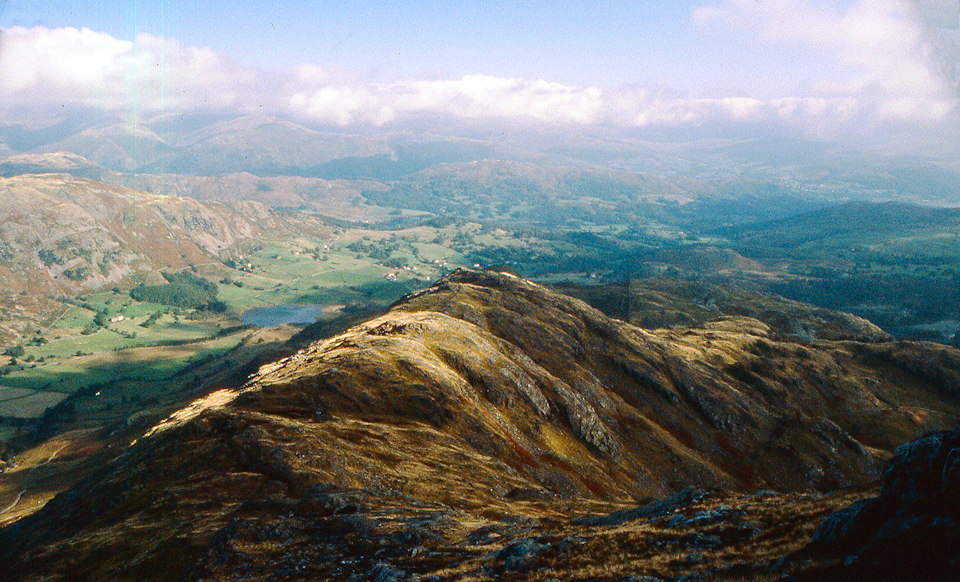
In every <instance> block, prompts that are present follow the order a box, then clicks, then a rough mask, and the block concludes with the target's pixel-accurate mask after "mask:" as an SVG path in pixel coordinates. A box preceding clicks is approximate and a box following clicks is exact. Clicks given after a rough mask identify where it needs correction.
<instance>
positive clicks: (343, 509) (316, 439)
mask: <svg viewBox="0 0 960 582" xmlns="http://www.w3.org/2000/svg"><path fill="white" fill-rule="evenodd" d="M755 321H756V320H753V322H755ZM741 323H742V324H743V327H742V329H741V330H739V331H724V330H710V329H707V330H692V329H685V330H656V331H649V330H642V329H639V328H635V327H633V326H631V325H629V324H627V323H624V322H620V321H616V320H613V319H610V318H607V317H606V316H603V315H602V314H601V313H600V312H599V311H597V310H595V309H593V308H591V307H589V306H587V305H586V304H585V303H583V302H581V301H579V300H575V299H571V298H567V297H563V296H561V295H558V294H556V293H553V292H550V291H549V290H547V289H545V288H543V287H541V286H539V285H536V284H533V283H530V282H527V281H524V280H522V279H519V278H517V277H515V276H511V275H507V274H499V273H491V272H480V271H469V270H458V271H456V272H454V273H453V274H451V275H449V276H447V277H445V278H443V279H441V280H440V281H439V282H438V283H437V284H435V285H434V286H433V287H431V288H428V289H427V290H425V291H421V292H418V293H414V294H412V295H410V296H407V297H405V298H404V299H402V300H400V301H399V302H398V303H396V304H395V305H394V306H393V308H392V309H391V310H390V311H389V312H388V313H386V314H385V315H383V316H380V317H378V318H375V319H373V320H371V321H368V322H366V323H364V324H361V325H360V326H358V327H355V328H352V329H351V330H349V331H347V332H345V333H343V334H340V335H338V336H335V337H333V338H329V339H326V340H322V341H319V342H315V343H313V344H311V345H309V346H308V347H306V348H304V349H303V350H300V351H299V352H297V353H296V354H294V355H292V356H289V357H287V358H283V359H281V360H278V361H277V362H274V363H272V364H267V365H265V366H263V367H261V368H260V370H259V371H258V372H257V373H256V374H254V375H253V376H252V377H251V378H250V379H249V380H248V382H247V383H246V384H245V385H243V386H242V387H236V388H233V389H226V390H225V391H219V392H216V393H214V394H211V395H210V396H208V397H205V398H204V399H201V400H200V401H197V402H195V403H194V404H193V405H191V406H190V407H187V408H186V409H184V410H183V411H181V412H180V413H177V414H176V415H174V416H173V417H171V418H170V419H168V420H167V421H165V422H164V423H161V426H158V427H157V428H156V429H154V430H153V431H152V434H150V435H149V436H146V437H144V438H141V439H139V440H138V441H137V443H136V444H135V445H134V446H132V447H131V448H130V449H129V450H128V451H127V452H126V453H124V455H123V456H122V457H120V458H119V459H118V460H117V461H114V462H113V463H111V464H109V465H107V466H105V467H102V468H101V469H99V470H98V471H97V472H95V473H94V474H93V475H92V476H91V477H89V478H88V479H86V480H85V481H83V482H82V483H81V484H79V485H78V486H77V487H75V488H74V489H72V490H70V491H67V492H65V493H61V494H59V495H58V496H57V497H56V498H55V499H54V500H53V501H52V502H51V503H50V504H48V506H47V507H45V508H44V509H43V510H41V511H40V512H38V513H36V514H34V515H33V516H30V517H27V518H25V519H23V520H21V521H20V522H18V523H17V524H15V525H14V526H13V527H11V528H8V529H6V530H3V532H2V533H0V538H2V540H3V542H4V543H3V544H2V545H0V547H2V548H3V550H0V551H2V553H3V554H4V555H3V557H4V559H6V560H11V562H8V563H11V564H14V566H13V567H14V568H15V570H14V571H15V572H17V573H18V574H19V575H20V576H21V577H29V576H43V577H49V578H51V579H59V578H63V577H65V576H68V575H73V574H76V573H77V572H85V573H86V575H90V576H95V577H136V578H143V579H149V578H156V577H157V576H158V572H166V573H168V575H169V573H172V572H181V573H182V575H183V576H184V577H186V578H188V579H192V578H201V577H204V576H210V575H215V576H217V577H227V578H235V577H240V576H243V575H244V574H243V573H244V572H248V573H249V574H250V575H251V576H252V577H253V578H255V579H266V578H268V577H270V576H271V574H270V572H274V574H276V572H287V574H285V575H286V576H292V575H294V574H296V573H297V572H299V573H300V574H301V575H307V574H304V573H312V574H311V575H314V576H315V577H320V578H341V577H349V575H350V574H351V573H353V574H356V575H363V573H364V572H368V573H369V571H370V570H371V569H372V568H374V567H375V566H376V564H377V563H378V562H380V561H383V560H384V559H387V558H388V557H389V556H394V555H395V554H394V553H393V552H401V554H396V556H401V555H403V556H407V557H406V558H400V557H397V559H398V560H400V561H399V562H396V563H397V564H401V563H402V564H405V566H404V568H406V569H407V571H408V572H419V573H423V574H426V573H442V572H444V571H447V570H445V569H447V568H454V569H456V568H455V566H454V564H456V563H464V564H471V563H472V564H476V562H475V560H476V559H478V558H477V554H476V553H475V552H474V551H473V550H469V548H472V547H475V546H471V545H470V543H468V540H469V539H470V536H471V535H474V534H475V535H479V534H477V533H476V532H477V531H479V530H480V529H483V528H493V529H491V530H489V531H499V530H498V529H497V528H503V527H507V525H508V524H509V523H511V520H514V521H513V523H517V522H516V521H515V520H516V519H517V517H516V516H518V515H519V516H526V518H521V519H529V520H533V521H531V522H530V525H528V526H524V527H526V528H528V529H529V528H530V527H547V524H551V523H552V524H559V523H565V522H566V520H569V519H571V518H576V517H582V516H584V515H589V514H596V513H604V512H608V511H612V510H614V509H617V508H619V507H623V504H624V503H627V504H629V503H641V502H644V501H646V500H649V499H650V498H652V497H662V496H664V495H668V494H670V493H673V492H677V491H679V490H681V489H683V488H685V487H690V486H691V485H696V486H697V487H706V488H713V489H715V490H718V491H726V492H729V493H725V494H722V495H721V496H720V497H717V498H716V499H721V498H726V497H723V496H724V495H730V494H734V493H733V492H736V491H741V492H743V491H753V490H755V489H757V488H763V487H766V488H774V489H779V490H781V491H812V490H833V489H836V488H838V487H849V486H860V487H866V486H869V485H870V484H871V483H873V482H874V481H875V480H876V478H877V477H878V476H879V472H880V469H881V467H882V463H883V461H884V460H885V459H887V458H888V457H889V456H890V455H891V454H892V451H893V449H894V448H895V447H896V446H897V445H899V444H900V443H902V442H904V441H906V440H909V439H910V438H913V437H915V436H917V435H918V434H920V433H922V432H925V431H928V430H931V429H935V428H942V427H951V426H957V421H958V418H960V399H958V398H957V394H958V392H960V355H958V354H957V351H956V350H952V349H950V348H947V347H943V346H936V345H933V344H916V343H907V342H899V343H882V344H866V343H860V342H827V341H821V342H812V343H805V344H798V343H792V342H784V341H774V340H770V339H768V338H766V337H763V335H755V334H753V333H750V330H751V329H753V328H755V327H756V325H755V323H751V321H750V320H748V319H746V318H744V319H743V320H741ZM734 356H736V358H735V357H734ZM737 358H739V359H737ZM931 369H933V370H936V373H932V374H931V373H929V372H927V371H926V370H931ZM824 384H827V385H826V386H825V385H824ZM795 495H800V497H790V499H794V500H801V499H807V498H805V497H803V495H804V494H802V493H797V494H795ZM690 499H691V500H692V499H705V498H703V497H691V498H690ZM711 499H713V497H711ZM738 499H739V498H738ZM843 499H847V498H845V497H838V498H837V502H841V501H842V500H843ZM690 502H693V501H690ZM797 502H798V503H800V501H797ZM803 503H806V502H803ZM828 506H829V504H828ZM765 507H766V506H765ZM818 507H827V506H823V505H821V506H818ZM817 511H820V510H817ZM810 515H813V514H810ZM816 515H822V514H820V513H817V514H816ZM284 516H288V517H284ZM298 516H299V517H298ZM310 516H313V517H310ZM375 516H379V517H375ZM418 516H419V517H418ZM444 516H445V517H444ZM421 518H422V519H427V520H428V521H429V520H439V521H429V524H428V525H424V526H423V527H424V528H425V529H423V530H410V529H404V528H406V527H407V526H404V525H403V524H404V523H406V524H411V523H413V522H412V521H410V520H416V519H421ZM303 520H306V521H303ZM310 520H313V521H310ZM317 520H319V521H317ZM558 520H559V521H558ZM309 523H312V524H313V525H307V524H309ZM425 523H426V522H425ZM537 523H539V524H541V526H536V525H534V524H537ZM804 523H806V522H804ZM430 524H432V525H430ZM398 527H399V529H397V528H398ZM410 527H413V526H410ZM551 527H552V526H551ZM804 527H806V526H804ZM251 528H252V529H251ZM261 528H267V530H262V529H261ZM278 528H279V529H278ZM317 528H319V529H317ZM810 529H812V526H811V528H810ZM521 530H523V528H520V529H518V530H517V531H521ZM266 531H272V532H275V533H276V535H279V536H280V537H279V538H277V537H275V536H274V534H267V533H264V532H266ZM523 531H525V530H523ZM257 532H261V533H257ZM283 532H286V533H283ZM311 532H313V533H311ZM338 532H339V533H338ZM403 532H407V533H403ZM418 532H419V533H418ZM430 532H432V533H430ZM471 532H473V533H471ZM257 536H266V537H265V538H258V537H257ZM271 536H274V537H271ZM257 539H270V540H286V541H284V542H281V543H280V545H276V543H277V542H270V543H272V544H273V545H269V544H268V545H267V546H264V545H263V544H262V543H261V542H257V541H256V540H257ZM497 539H500V540H501V542H500V543H501V544H507V543H508V541H509V540H511V539H512V540H514V541H516V539H517V538H515V537H508V538H502V537H498V538H497ZM311 540H312V541H311ZM376 540H381V541H376ZM411 540H413V541H412V542H411ZM429 540H433V541H429ZM458 540H459V541H458ZM504 540H506V541H504ZM555 541H556V540H555ZM411 543H413V544H414V545H416V544H417V543H419V544H421V545H424V544H425V545H427V546H430V547H433V546H434V545H436V544H439V546H437V548H438V549H435V551H434V550H431V551H428V552H426V553H425V554H423V556H421V557H417V556H418V555H419V554H417V555H415V556H414V557H412V558H411V557H410V554H409V551H410V548H411V545H410V544H411ZM517 543H519V542H517ZM318 544H319V545H318ZM370 544H373V545H370ZM376 544H381V545H380V546H377V545H376ZM464 544H466V545H464ZM480 545H481V546H482V547H487V548H488V549H486V550H484V551H483V552H484V553H483V555H486V553H488V552H489V551H490V550H489V545H488V544H480ZM377 547H380V548H384V551H385V552H386V553H381V554H380V558H376V557H375V556H374V552H375V549H376V548H377ZM499 547H500V548H501V550H502V551H506V547H505V546H502V545H501V546H499ZM242 548H246V549H245V550H244V549H242ZM498 551H500V550H498ZM237 552H240V553H239V554H238V553H237ZM244 552H254V554H256V553H257V552H261V553H262V554H261V558H260V559H258V560H256V561H255V562H251V561H250V560H249V559H248V558H249V557H250V556H252V555H254V554H250V553H246V554H244ZM403 552H406V553H403ZM244 555H246V556H247V557H246V558H245V557H243V556H244ZM507 555H508V554H504V556H507ZM457 556H459V558H458V557H457ZM390 559H393V558H390ZM501 559H502V558H501ZM344 560H347V561H344ZM481 561H482V560H481ZM497 563H501V562H497ZM284 564H286V566H284ZM338 564H339V565H338ZM295 565H296V568H300V569H296V568H294V569H293V570H284V569H283V568H287V567H288V566H289V567H290V568H293V567H294V566H295ZM391 567H393V566H391ZM464 567H466V566H464ZM471 567H473V566H471ZM498 567H500V566H498ZM158 568H159V570H158ZM461 574H462V572H461ZM451 575H452V574H451ZM471 576H474V577H480V578H483V577H484V575H482V572H481V573H477V572H475V573H474V574H473V575H471ZM471 576H467V578H470V577H471ZM161 577H164V576H161Z"/></svg>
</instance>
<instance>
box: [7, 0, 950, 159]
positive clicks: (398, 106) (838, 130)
mask: <svg viewBox="0 0 960 582" xmlns="http://www.w3.org/2000/svg"><path fill="white" fill-rule="evenodd" d="M958 25H960V0H833V1H831V0H695V1H682V0H680V1H676V0H674V1H652V0H648V1H645V2H638V1H636V0H634V1H619V0H608V1H601V2H596V3H591V4H589V5H587V4H586V3H574V2H566V1H559V0H557V1H544V0H538V1H529V2H497V3H491V2H476V1H472V0H461V1H459V2H439V1H426V0H425V1H421V2H402V1H395V2H374V1H367V2H337V1H331V2H316V1H313V2H308V1H303V0H289V1H286V2H266V1H239V0H234V1H221V0H192V1H189V2H188V1H181V0H177V1H174V0H166V1H165V0H157V1H154V2H144V1H138V0H126V1H121V0H100V1H95V2H94V1H69V0H50V1H49V2H43V1H36V0H0V121H2V122H6V123H13V122H17V121H20V122H23V123H30V122H33V123H42V122H43V121H44V120H50V119H54V118H56V116H57V115H58V114H63V113H64V112H67V111H72V110H78V109H93V110H101V111H106V112H115V113H118V114H120V115H124V116H127V117H130V118H138V119H139V118H145V117H149V116H151V115H157V114H169V113H179V112H186V111H198V110H216V111H235V112H238V113H253V112H263V113H269V114H277V115H283V116H287V117H291V118H297V119H301V120H304V121H312V122H314V123H317V124H321V125H327V126H332V127H362V126H368V127H377V128H383V127H388V128H389V127H402V126H403V125H404V124H405V123H408V122H412V121H416V120H418V119H423V118H429V119H431V120H436V121H437V123H441V124H442V123H445V122H446V123H451V124H455V123H457V122H473V123H499V124H504V125H508V126H509V125H513V126H516V127H536V126H550V127H560V128H564V127H569V128H583V127H596V128H603V127H606V128H614V129H619V130H623V131H628V130H631V129H644V128H656V127H671V128H680V129H682V128H685V127H691V128H692V127H699V126H703V125H709V124H732V125H736V124H747V123H749V124H755V125H756V124H760V125H769V126H770V127H779V128H787V129H789V130H791V131H796V132H800V133H802V134H804V135H807V136H811V137H816V138H822V139H841V138H843V137H845V136H847V137H849V136H856V137H857V138H862V139H874V140H883V139H886V138H888V137H889V136H891V135H898V136H901V135H908V136H912V139H914V140H918V141H923V140H924V139H926V137H927V136H934V135H935V136H938V137H939V139H941V140H942V139H943V138H944V136H947V137H948V138H950V137H952V136H955V135H960V134H958V133H954V132H956V130H957V128H958V127H960V126H958V122H957V120H958V110H960V108H958V102H960V91H958V84H957V63H958V60H960V59H958V55H960V49H958V47H960V41H958V39H960V36H958Z"/></svg>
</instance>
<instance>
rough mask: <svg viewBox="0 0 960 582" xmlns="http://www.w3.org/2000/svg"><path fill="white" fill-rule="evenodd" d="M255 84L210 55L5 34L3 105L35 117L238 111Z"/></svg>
mask: <svg viewBox="0 0 960 582" xmlns="http://www.w3.org/2000/svg"><path fill="white" fill-rule="evenodd" d="M256 83H257V76H256V74H255V73H253V72H252V71H249V70H245V69H243V68H242V67H239V66H238V65H236V64H234V63H231V62H230V61H229V60H228V59H226V58H224V57H223V56H222V55H219V54H217V53H216V52H214V51H211V50H209V49H205V48H197V47H187V46H183V45H182V44H180V43H178V42H177V41H174V40H168V39H162V38H158V37H155V36H151V35H146V34H143V35H140V36H138V37H137V38H136V39H135V40H134V41H132V42H131V41H126V40H120V39H117V38H114V37H112V36H110V35H107V34H103V33H100V32H94V31H92V30H89V29H86V28H84V29H79V30H78V29H76V28H59V29H47V28H41V27H37V28H22V27H14V28H9V29H5V30H3V31H2V36H0V99H2V100H3V102H4V103H5V104H7V105H8V106H9V105H21V106H24V105H25V106H32V107H33V108H35V109H38V110H40V109H45V108H47V109H52V108H58V107H94V108H100V109H106V110H120V109H126V110H139V111H161V110H165V109H172V110H177V109H185V108H196V107H211V108H213V107H233V106H237V105H239V104H241V103H242V102H243V101H244V99H245V98H246V96H247V95H248V94H249V93H248V89H249V88H250V87H251V86H253V85H254V84H256Z"/></svg>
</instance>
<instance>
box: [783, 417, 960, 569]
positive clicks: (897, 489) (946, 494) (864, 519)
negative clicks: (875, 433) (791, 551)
mask: <svg viewBox="0 0 960 582" xmlns="http://www.w3.org/2000/svg"><path fill="white" fill-rule="evenodd" d="M811 557H814V558H821V559H822V558H823V557H826V558H828V561H831V563H828V564H827V565H820V566H817V567H814V568H809V569H806V570H804V571H801V572H800V573H798V574H797V575H796V576H795V579H796V580H797V581H801V580H881V579H882V580H904V581H906V580H928V581H937V580H943V581H948V580H956V577H957V573H958V571H960V432H939V433H934V434H930V435H927V436H925V437H923V438H921V439H918V440H916V441H913V442H911V443H908V444H905V445H903V446H901V447H899V448H897V450H896V452H895V453H894V456H893V458H892V459H891V460H890V463H889V465H888V466H887V468H886V470H885V471H884V475H883V488H882V489H881V490H880V495H879V496H878V497H874V498H871V499H865V500H862V501H858V502H857V503H854V504H853V505H851V506H849V507H847V508H846V509H844V510H842V511H840V512H838V513H836V514H834V515H831V516H830V517H828V518H827V519H825V520H824V521H823V523H822V524H821V525H820V527H819V528H818V529H817V531H816V532H815V533H814V536H813V540H812V542H811V544H810V546H808V547H807V548H806V549H805V550H804V551H803V552H801V553H800V554H799V555H798V557H797V558H796V559H795V560H796V561H798V562H800V561H802V560H803V559H806V560H809V559H810V558H811Z"/></svg>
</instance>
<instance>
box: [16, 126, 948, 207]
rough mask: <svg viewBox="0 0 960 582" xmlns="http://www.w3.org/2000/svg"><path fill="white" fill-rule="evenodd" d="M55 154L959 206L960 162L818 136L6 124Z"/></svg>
mask: <svg viewBox="0 0 960 582" xmlns="http://www.w3.org/2000/svg"><path fill="white" fill-rule="evenodd" d="M665 140H666V137H665ZM58 152H69V153H72V154H76V155H79V156H82V157H83V158H86V159H87V160H89V162H90V163H92V164H93V165H94V166H99V167H100V168H102V169H103V170H100V171H104V170H106V171H111V172H122V173H136V174H189V175H203V176H212V175H221V174H231V173H241V172H248V173H251V174H254V175H256V176H259V177H268V176H281V175H285V176H300V177H312V178H323V179H327V180H337V179H366V180H377V181H381V182H390V183H392V182H394V181H397V180H401V179H404V178H406V177H411V176H413V175H414V174H415V173H417V172H420V171H423V170H427V169H431V170H429V171H428V173H427V174H426V175H427V176H434V175H436V174H437V173H440V174H450V173H451V172H455V173H456V175H457V177H458V179H460V180H463V181H468V182H471V183H474V184H477V183H478V182H477V180H476V178H477V176H476V175H475V172H474V171H473V170H472V169H471V168H468V167H463V166H461V167H456V166H454V167H445V168H439V167H438V166H439V165H440V164H459V163H464V162H478V161H482V160H498V161H500V162H521V163H524V164H527V165H528V166H527V168H528V169H527V170H525V171H524V173H525V174H529V173H530V172H533V173H535V174H537V173H538V174H540V175H541V176H543V175H544V174H545V173H546V174H550V173H553V174H556V176H554V177H552V178H549V179H548V182H550V181H555V178H556V177H557V176H559V177H561V178H562V177H565V176H566V177H569V176H570V175H571V172H574V173H576V172H581V173H584V172H585V173H586V174H587V176H588V177H591V179H596V178H597V177H599V178H601V181H612V182H613V183H614V184H616V185H617V187H618V188H631V187H632V188H640V189H641V190H642V192H643V194H644V195H645V196H650V195H654V196H656V195H662V194H664V193H667V194H671V195H672V194H675V193H678V192H679V193H680V194H684V195H686V194H689V193H691V192H693V193H694V194H696V197H697V198H718V199H721V200H723V199H740V198H745V197H746V198H752V197H759V198H761V199H763V198H770V197H784V196H787V197H793V198H809V199H815V200H820V201H827V202H836V201H846V200H894V199H896V200H909V201H913V202H920V203H940V204H954V205H956V204H960V167H958V166H957V165H956V163H955V162H952V161H950V160H939V159H934V158H922V157H917V156H896V157H894V156H884V155H880V154H876V155H869V154H861V153H854V152H848V151H844V150H841V149H837V148H836V147H833V146H827V145H825V144H820V143H817V142H813V141H810V142H798V141H797V140H795V139H793V140H790V141H789V142H785V141H784V139H782V138H778V137H776V136H769V137H765V138H752V139H732V138H731V139H723V140H717V139H714V140H700V141H696V140H693V141H688V142H673V141H669V140H666V141H663V142H652V141H649V140H644V139H640V138H639V137H630V136H621V135H604V134H598V135H584V136H577V137H576V138H575V139H571V138H570V137H562V136H557V135H553V134H551V133H550V132H549V130H546V129H545V130H544V131H543V132H542V134H530V135H513V136H511V137H506V136H504V135H502V134H483V133H476V135H473V136H470V135H456V134H451V135H446V134H437V133H430V132H429V131H428V130H426V129H424V130H422V131H421V132H420V133H404V134H390V133H383V132H378V131H376V130H366V131H364V132H362V133H360V132H347V131H343V130H330V129H321V128H311V127H307V126H306V125H303V124H301V123H298V122H296V121H292V120H288V119H281V118H277V117H271V116H265V115H247V116H242V117H235V118H231V117H226V118H224V117H215V116H205V117H203V116H196V117H189V116H184V117H178V118H169V117H160V118H156V119H146V120H140V121H137V122H131V121H126V120H121V119H116V118H98V119H89V118H71V119H67V120H64V121H62V122H60V123H58V124H55V125H51V126H49V127H42V128H28V127H23V126H16V125H8V126H2V127H0V156H18V155H20V154H51V153H58ZM28 166H29V164H28V163H26V162H25V160H24V159H23V158H19V159H13V160H11V159H7V160H0V174H3V175H10V174H11V173H14V172H18V173H22V172H23V171H24V170H28V169H29V167H28ZM53 166H55V164H51V162H49V161H39V162H38V163H37V164H36V166H35V167H36V169H37V170H38V171H51V170H52V169H54V167H53ZM87 166H88V164H87V163H85V162H84V163H82V164H81V165H80V166H77V165H76V164H71V163H67V164H62V167H64V168H65V169H67V170H68V171H70V172H72V173H74V174H75V175H81V174H80V172H84V173H83V174H82V175H83V176H84V177H97V176H96V175H95V172H96V169H95V167H87ZM534 166H537V167H539V169H534ZM558 168H559V169H560V170H559V173H558V170H557V169H558ZM91 172H94V173H91ZM417 179H423V177H421V178H417ZM485 179H487V178H485ZM587 183H588V184H589V181H588V182H587ZM542 185H543V183H542V181H541V186H542ZM572 192H574V193H576V189H574V190H572ZM684 198H685V199H686V198H687V197H686V196H684Z"/></svg>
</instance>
